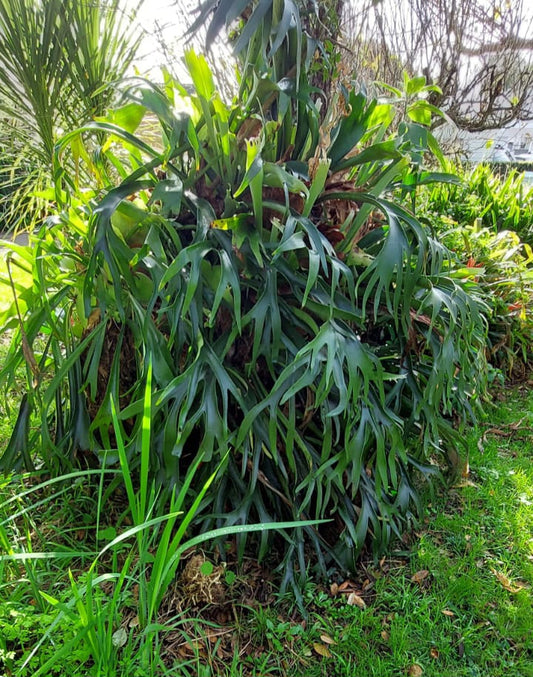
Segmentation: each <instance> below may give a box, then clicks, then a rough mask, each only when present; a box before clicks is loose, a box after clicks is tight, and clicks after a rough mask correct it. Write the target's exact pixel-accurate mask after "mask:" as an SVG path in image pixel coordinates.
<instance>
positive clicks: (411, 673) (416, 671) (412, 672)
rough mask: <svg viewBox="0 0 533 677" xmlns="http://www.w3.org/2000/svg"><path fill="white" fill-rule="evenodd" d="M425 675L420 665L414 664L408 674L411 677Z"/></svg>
mask: <svg viewBox="0 0 533 677" xmlns="http://www.w3.org/2000/svg"><path fill="white" fill-rule="evenodd" d="M423 673H424V671H423V670H422V668H421V667H420V665H418V664H417V663H413V665H411V667H410V668H409V671H408V673H407V674H408V675H409V677H420V675H422V674H423Z"/></svg>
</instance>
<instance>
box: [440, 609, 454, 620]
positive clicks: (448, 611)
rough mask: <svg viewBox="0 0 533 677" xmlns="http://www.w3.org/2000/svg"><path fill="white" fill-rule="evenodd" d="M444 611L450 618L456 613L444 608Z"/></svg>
mask: <svg viewBox="0 0 533 677" xmlns="http://www.w3.org/2000/svg"><path fill="white" fill-rule="evenodd" d="M442 613H443V614H444V615H445V616H449V617H450V618H453V617H454V616H455V614H454V613H453V611H450V610H449V609H443V610H442Z"/></svg>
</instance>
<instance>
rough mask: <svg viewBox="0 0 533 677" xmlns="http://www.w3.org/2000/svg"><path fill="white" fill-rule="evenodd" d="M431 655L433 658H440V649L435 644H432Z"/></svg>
mask: <svg viewBox="0 0 533 677" xmlns="http://www.w3.org/2000/svg"><path fill="white" fill-rule="evenodd" d="M429 655H430V656H431V658H435V659H436V658H438V657H439V655H440V654H439V650H438V649H436V648H435V647H434V646H432V647H431V649H430V650H429Z"/></svg>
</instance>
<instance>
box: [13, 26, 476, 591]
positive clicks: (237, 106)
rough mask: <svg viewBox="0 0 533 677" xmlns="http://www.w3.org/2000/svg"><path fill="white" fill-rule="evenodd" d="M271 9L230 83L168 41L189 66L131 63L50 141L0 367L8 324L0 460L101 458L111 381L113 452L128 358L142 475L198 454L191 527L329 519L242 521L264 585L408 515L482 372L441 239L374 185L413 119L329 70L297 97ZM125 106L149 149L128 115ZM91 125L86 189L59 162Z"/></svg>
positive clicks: (131, 447)
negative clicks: (147, 67) (28, 284)
mask: <svg viewBox="0 0 533 677" xmlns="http://www.w3.org/2000/svg"><path fill="white" fill-rule="evenodd" d="M283 25H284V26H285V32H284V33H282V28H281V24H280V27H279V28H278V32H277V33H275V32H274V34H273V36H271V37H270V39H271V47H272V52H275V54H274V56H273V57H272V58H273V59H274V60H275V59H276V58H277V57H279V56H280V55H281V51H282V49H281V47H280V45H285V47H284V48H283V49H285V52H283V54H285V57H286V62H285V63H284V68H283V69H281V70H278V71H277V72H276V78H275V79H271V78H270V77H269V76H268V72H263V73H262V74H261V75H260V74H259V72H258V70H257V69H254V62H253V61H252V62H251V61H248V62H247V64H246V67H245V68H244V69H243V72H244V73H247V74H249V77H246V78H245V79H244V80H243V82H242V85H241V91H240V97H239V101H238V102H235V103H233V104H231V105H227V104H225V103H224V102H223V101H222V99H221V98H220V96H219V95H218V94H217V92H216V89H215V86H214V83H213V80H212V77H211V74H210V72H209V69H208V68H207V64H206V62H205V60H204V59H203V58H202V57H198V56H196V55H195V54H194V53H192V52H189V53H188V54H187V56H186V63H187V67H188V70H189V74H190V77H191V80H192V83H193V86H192V87H190V88H187V89H186V88H184V87H183V86H181V85H179V84H176V83H173V82H171V81H170V80H169V79H167V81H166V83H165V87H164V88H158V87H156V86H153V85H149V84H148V83H139V84H138V86H136V87H134V88H131V89H130V91H129V95H130V98H131V99H132V103H129V104H127V105H126V106H125V107H124V108H122V109H120V110H119V111H117V112H116V113H115V114H114V116H113V121H112V122H110V121H101V122H98V123H92V124H90V125H87V126H86V127H85V128H83V129H82V130H80V131H78V132H74V133H71V134H69V135H67V136H66V137H65V139H64V140H63V141H62V143H61V145H60V147H59V149H58V156H57V167H56V176H57V178H58V184H57V193H56V194H57V200H58V204H59V211H58V214H57V216H56V217H55V218H54V219H51V220H50V221H49V222H48V223H47V225H46V227H45V228H43V229H42V231H41V232H40V234H39V236H38V237H37V239H36V240H35V242H34V245H33V249H32V250H31V252H27V251H26V252H25V253H24V255H25V256H26V257H28V259H29V260H31V264H32V266H33V270H34V286H33V289H32V290H30V291H27V292H26V293H25V294H24V295H23V299H24V302H25V303H26V304H27V307H28V311H27V313H26V316H25V318H24V330H23V329H22V327H18V326H17V325H18V322H17V321H14V320H12V322H11V325H12V326H13V327H14V328H15V334H16V336H15V342H14V344H13V346H12V349H11V352H10V355H9V357H8V360H7V364H6V366H5V368H4V370H3V378H4V379H5V380H6V379H9V376H10V374H11V373H12V372H13V370H14V368H15V366H16V365H17V364H18V363H20V361H21V359H22V358H21V355H20V353H19V352H17V351H18V346H19V345H20V343H21V342H23V345H24V346H25V348H24V354H25V356H26V359H27V361H28V365H29V366H28V376H29V381H30V382H31V383H32V384H33V386H32V388H31V389H29V390H28V393H27V397H26V398H25V400H24V402H23V406H22V408H21V412H20V415H19V420H18V422H17V426H16V429H15V431H14V435H13V437H12V440H11V442H10V444H9V446H8V448H7V450H6V452H5V454H4V457H3V458H2V460H1V465H2V467H3V468H11V467H13V466H16V465H20V464H21V463H22V462H23V460H24V458H26V460H27V459H28V457H29V455H30V454H29V450H30V449H39V450H40V458H39V459H32V461H35V462H39V463H45V464H46V465H48V466H49V467H51V468H52V469H57V468H60V467H63V466H65V465H68V464H69V462H71V461H72V459H73V458H76V459H77V461H78V462H80V461H83V462H88V463H94V462H98V461H100V462H101V461H103V459H104V457H105V458H106V459H107V460H108V461H110V460H111V461H112V460H113V454H112V453H109V450H110V449H111V450H112V449H113V448H116V440H115V439H114V435H113V434H112V430H113V428H112V425H111V422H112V409H111V401H112V400H114V401H115V402H117V403H119V407H120V413H119V418H120V422H121V425H122V427H123V429H122V430H121V436H123V437H124V438H125V439H126V440H127V454H128V458H129V461H130V462H131V464H132V465H133V466H135V464H136V463H139V459H140V457H141V454H140V450H141V448H142V435H141V431H142V419H143V415H142V412H143V392H144V388H145V383H146V379H147V365H148V364H149V363H151V364H152V365H153V402H152V419H153V421H152V426H153V427H152V430H153V441H154V443H153V446H152V455H151V456H150V470H151V472H152V473H153V475H154V476H156V477H157V478H158V480H159V481H160V482H161V483H162V484H164V485H167V486H172V485H178V486H181V485H182V484H183V482H184V478H185V477H186V474H187V471H188V469H189V468H190V467H193V466H195V467H196V466H198V472H197V475H196V476H195V477H197V481H198V484H197V485H194V484H193V485H192V486H191V491H192V492H198V491H199V487H202V486H204V485H205V483H206V481H207V478H209V477H211V476H212V475H213V472H214V469H215V468H219V467H221V468H222V472H221V475H220V476H219V478H218V479H217V481H216V482H214V483H213V485H212V486H211V489H210V491H209V492H208V493H207V494H206V495H205V496H204V497H203V499H202V501H201V504H200V506H199V510H200V517H199V520H200V521H201V528H202V529H204V530H207V529H210V528H212V527H218V526H232V525H239V524H247V523H253V522H263V523H272V522H278V521H279V522H284V521H287V520H290V521H293V520H295V521H298V520H306V519H320V518H324V517H326V518H328V519H331V520H332V522H331V523H330V524H328V525H327V526H326V527H324V526H321V527H320V528H317V527H313V526H310V525H306V526H303V525H302V526H301V527H299V528H297V529H296V530H295V531H294V532H291V533H290V534H289V533H287V532H284V531H281V532H280V533H279V534H277V536H275V537H274V536H273V532H272V531H267V530H265V531H264V532H263V533H262V534H261V536H260V539H259V542H258V543H257V547H258V552H259V556H260V557H264V556H265V555H266V554H267V552H268V551H269V549H271V548H272V547H273V546H274V545H275V547H276V548H278V549H279V551H280V556H281V557H283V562H284V572H285V579H284V580H285V583H286V584H287V583H289V582H294V576H295V574H294V567H295V566H296V567H297V569H298V570H299V573H300V575H301V576H302V577H304V576H305V575H306V568H307V563H308V555H309V550H308V547H309V546H310V547H311V548H312V549H313V550H314V552H315V556H316V561H317V563H318V565H319V567H320V568H321V569H322V570H326V569H327V568H328V567H329V566H332V565H333V566H337V567H341V568H342V569H352V568H353V567H354V566H355V560H356V557H357V556H358V554H359V553H360V552H361V549H362V548H363V546H364V544H365V541H366V539H367V536H368V535H369V534H370V535H371V536H372V543H373V548H374V550H375V551H376V552H377V551H380V550H381V549H382V548H383V547H384V546H385V545H386V544H387V543H388V542H389V539H390V538H391V536H392V535H393V534H399V533H400V532H401V529H402V528H403V526H404V525H405V523H406V522H409V520H410V519H411V518H412V516H413V514H414V513H416V512H417V510H418V509H419V507H420V504H419V487H418V477H419V472H421V473H423V474H424V475H425V476H426V477H430V476H432V475H434V474H435V473H436V469H435V467H434V466H432V464H431V463H432V459H433V457H434V455H435V454H437V453H440V452H442V451H443V449H444V448H445V447H446V446H447V445H453V446H455V445H456V444H457V442H458V435H457V433H456V432H455V431H454V429H453V427H452V425H451V422H450V420H451V417H452V415H457V416H458V417H459V418H464V417H465V416H466V415H468V412H469V411H470V403H471V401H472V399H474V400H475V398H476V397H477V395H478V394H479V390H480V388H482V387H483V374H484V353H483V346H484V338H485V325H484V320H483V316H482V315H481V314H480V309H479V305H478V303H477V302H476V301H475V300H474V299H473V298H472V297H471V296H470V295H469V293H468V290H469V283H468V282H464V281H462V280H460V279H454V278H453V277H451V276H449V275H447V274H446V269H447V265H446V260H447V257H448V253H447V251H446V250H445V248H444V247H443V246H442V245H441V244H440V243H439V242H438V241H437V240H435V239H434V238H433V237H432V236H431V235H430V233H429V232H428V231H427V230H426V229H425V228H424V227H423V226H422V225H421V224H420V222H419V221H417V220H416V219H415V218H414V216H413V215H412V214H411V213H410V212H408V211H406V210H405V209H403V208H402V207H401V206H399V205H398V204H397V203H396V202H394V201H393V200H391V199H389V197H388V196H390V195H391V194H392V190H393V188H394V187H395V186H396V185H398V184H405V185H408V184H409V175H410V173H411V171H416V172H417V174H418V172H419V169H420V167H419V165H418V163H419V162H420V158H421V148H422V146H423V145H424V144H426V145H427V141H428V139H430V137H429V132H428V129H427V128H426V127H425V126H423V125H421V124H419V123H417V122H413V121H406V122H405V123H404V124H403V126H401V127H400V128H399V133H398V135H396V136H394V137H389V138H387V124H388V123H389V122H390V120H391V119H392V117H393V112H394V111H393V110H392V108H391V105H390V104H382V105H378V104H377V102H376V101H367V100H366V99H365V97H364V96H363V95H362V94H357V93H356V91H355V90H354V89H353V88H352V87H351V86H350V85H349V83H345V86H343V87H339V89H338V91H337V92H336V93H335V94H334V95H333V97H332V100H331V101H330V103H329V107H328V108H327V109H326V110H324V109H323V108H322V109H320V107H319V105H318V103H317V101H318V100H319V98H320V92H316V91H315V90H313V89H312V88H310V87H309V85H308V84H307V79H306V75H305V71H304V68H303V67H302V63H301V62H299V61H298V60H296V62H294V61H291V58H295V55H298V49H296V47H295V46H294V43H293V42H292V40H293V38H294V35H293V33H292V29H291V28H290V24H283ZM244 34H245V32H243V35H244ZM296 37H300V38H301V36H298V35H297V36H296ZM298 44H300V43H298V42H297V43H296V45H298ZM293 47H294V49H293ZM300 47H301V44H300ZM274 48H279V50H280V51H276V50H275V49H274ZM291 55H292V57H291ZM254 58H255V57H254ZM298 64H299V65H298ZM277 66H279V59H278V62H277ZM280 68H281V67H280ZM283 74H285V75H286V77H283ZM287 74H291V75H290V77H288V76H287ZM295 74H296V75H295ZM280 76H281V77H280ZM144 115H148V116H150V119H151V120H155V119H157V121H158V125H159V128H160V141H159V142H158V143H157V144H155V143H154V145H152V146H151V145H149V144H148V143H146V142H145V141H143V140H142V139H141V138H139V137H138V136H136V135H135V130H136V128H137V125H138V124H139V121H140V119H141V117H142V116H144ZM91 134H92V135H94V136H95V137H96V138H99V139H101V140H102V146H101V148H100V150H99V152H98V153H97V154H95V155H93V156H90V155H89V154H85V155H84V156H83V157H84V159H85V161H86V163H87V167H88V170H89V172H91V173H92V174H93V176H94V177H95V186H96V188H94V187H93V188H92V189H89V187H88V186H87V185H79V184H78V183H77V176H76V175H75V174H73V175H71V174H69V172H68V171H66V170H65V169H64V167H65V164H64V163H63V167H62V165H61V160H62V159H63V157H64V155H65V154H67V153H68V150H69V149H70V148H72V145H73V142H76V147H77V148H81V147H82V144H81V143H79V142H80V141H81V140H82V139H85V138H87V136H88V135H91ZM66 166H68V163H67V165H66ZM39 333H43V334H44V335H45V336H47V337H48V343H47V345H46V347H45V349H44V351H43V352H42V353H41V354H39V355H34V354H33V353H32V349H31V346H32V344H33V342H34V340H35V338H36V336H37V335H38V334H39ZM30 410H36V411H38V413H39V419H40V422H41V423H40V427H39V429H38V430H34V429H30V426H29V423H28V421H29V416H30ZM105 450H108V451H107V453H106V451H105ZM197 522H198V519H197ZM245 545H246V541H245V534H243V535H242V537H241V538H240V540H239V552H241V553H242V551H243V548H244V547H245Z"/></svg>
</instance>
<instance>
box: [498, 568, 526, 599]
mask: <svg viewBox="0 0 533 677" xmlns="http://www.w3.org/2000/svg"><path fill="white" fill-rule="evenodd" d="M491 571H492V573H493V574H494V575H495V576H496V578H497V579H498V580H499V581H500V583H501V585H502V587H503V588H505V589H506V590H508V591H509V592H512V593H513V595H516V593H517V592H520V591H521V590H523V589H524V588H527V587H528V585H527V583H524V582H523V581H515V582H514V583H512V582H511V580H510V579H509V578H507V576H506V575H505V574H502V573H500V572H499V571H496V569H491Z"/></svg>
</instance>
